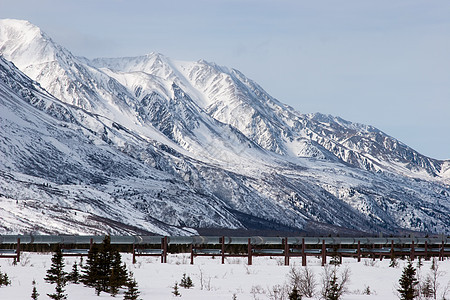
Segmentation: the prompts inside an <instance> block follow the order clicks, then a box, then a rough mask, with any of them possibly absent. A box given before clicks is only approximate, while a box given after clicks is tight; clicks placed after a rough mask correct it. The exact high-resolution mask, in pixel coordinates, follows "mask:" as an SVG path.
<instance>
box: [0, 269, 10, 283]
mask: <svg viewBox="0 0 450 300" xmlns="http://www.w3.org/2000/svg"><path fill="white" fill-rule="evenodd" d="M10 284H11V280H9V277H8V274H6V273H2V272H1V271H0V286H2V285H10Z"/></svg>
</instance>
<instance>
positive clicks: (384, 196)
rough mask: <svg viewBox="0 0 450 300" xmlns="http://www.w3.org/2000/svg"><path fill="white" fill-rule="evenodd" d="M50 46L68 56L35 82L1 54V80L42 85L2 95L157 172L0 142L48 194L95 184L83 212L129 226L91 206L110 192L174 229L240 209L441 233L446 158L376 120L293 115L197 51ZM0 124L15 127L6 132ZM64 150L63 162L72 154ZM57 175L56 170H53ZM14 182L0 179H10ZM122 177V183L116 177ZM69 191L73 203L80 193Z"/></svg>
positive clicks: (446, 206)
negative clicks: (25, 151)
mask: <svg viewBox="0 0 450 300" xmlns="http://www.w3.org/2000/svg"><path fill="white" fill-rule="evenodd" d="M5 23H6V24H5ZM8 23H11V22H9V21H0V54H1V55H2V56H4V57H5V58H6V59H8V60H11V61H13V62H14V61H19V62H20V61H22V60H25V59H26V58H22V57H21V56H22V54H21V53H18V52H16V53H15V54H14V53H13V51H10V49H11V45H16V47H18V48H20V46H21V45H22V46H23V47H25V46H24V45H25V43H24V42H23V40H21V39H20V38H15V37H14V36H13V37H11V36H10V35H6V34H5V33H4V32H5V31H8V29H5V28H8V27H11V26H13V25H14V24H12V25H11V24H8ZM12 23H15V22H12ZM19 23H20V22H19ZM28 26H29V25H26V26H25V27H28ZM19 29H20V30H22V29H23V26H19V28H16V30H19ZM9 31H11V30H9ZM24 34H25V33H24ZM39 34H41V36H42V32H41V31H39V33H38V34H37V35H38V36H39ZM5 36H6V37H5ZM16 36H17V35H16ZM42 43H44V44H45V43H46V41H42ZM60 48H61V49H62V47H61V46H57V47H55V48H54V49H53V50H55V49H56V50H58V49H60ZM56 50H55V51H56ZM58 55H59V58H60V59H61V61H63V62H67V64H59V65H57V66H56V65H55V64H54V63H51V64H46V66H45V68H42V65H40V63H37V65H36V66H33V68H34V69H38V68H41V69H40V70H41V72H40V73H39V74H40V75H39V76H36V78H31V79H33V80H36V79H38V80H37V81H38V82H39V81H40V86H42V87H40V86H38V85H37V83H36V82H34V83H30V82H32V80H31V79H28V78H26V76H25V75H23V76H22V75H20V76H19V75H17V74H21V72H20V71H18V70H14V68H13V67H12V66H10V69H9V70H6V69H3V71H2V73H0V75H1V76H0V78H3V83H6V85H7V86H8V87H4V88H5V89H11V86H14V85H20V84H22V85H24V86H30V85H34V86H38V87H39V88H36V89H41V90H42V91H40V92H38V93H37V96H36V97H35V98H36V99H35V100H30V99H28V100H27V97H26V92H25V96H24V95H23V94H24V89H16V90H14V89H12V91H11V90H8V92H5V95H11V94H14V96H11V97H13V98H14V99H16V100H17V101H18V102H17V103H16V104H14V105H19V106H20V105H22V104H20V103H21V102H20V101H25V102H28V103H29V104H31V105H32V106H33V107H34V108H36V109H39V110H40V111H42V112H44V113H45V114H47V115H50V116H53V117H56V118H57V120H59V121H60V122H63V123H62V124H65V125H64V126H63V127H64V128H66V127H69V128H72V129H73V130H75V131H77V132H80V133H81V135H80V136H79V135H78V134H77V135H74V136H79V140H84V141H88V144H89V143H91V144H92V145H94V146H96V147H100V149H103V150H101V151H100V152H99V153H117V154H119V156H117V157H121V158H122V159H123V161H124V162H127V164H129V165H132V166H136V168H137V169H140V168H142V170H146V171H145V172H144V171H142V172H137V174H141V175H142V176H143V177H144V178H147V177H148V174H146V172H150V173H152V172H156V174H158V176H160V177H162V178H165V179H163V180H162V181H161V180H159V179H158V178H153V179H145V180H143V179H138V178H137V177H136V176H133V174H132V173H129V172H130V171H128V170H126V169H127V168H123V167H121V166H120V165H118V166H117V170H118V171H120V170H123V171H124V172H125V174H126V176H125V177H123V176H122V175H118V174H117V173H114V172H111V173H110V175H108V176H104V175H102V176H100V178H99V180H97V181H92V179H90V175H89V174H97V173H99V170H108V161H110V162H111V159H112V158H110V157H109V156H110V154H105V161H102V159H98V158H96V159H94V160H92V159H90V158H89V157H88V156H84V154H83V153H85V152H86V151H87V150H84V149H85V148H84V146H79V147H78V148H77V147H74V148H77V149H80V153H81V154H80V155H81V156H80V160H81V161H87V162H88V163H86V164H85V166H84V167H83V168H84V169H85V171H83V172H82V173H81V174H82V175H75V174H73V172H69V171H66V170H59V171H58V172H59V173H58V172H55V171H51V172H50V173H48V174H45V170H46V169H45V166H46V163H47V165H49V163H50V162H52V160H51V159H50V158H46V159H43V158H42V159H40V160H39V159H38V160H37V163H38V165H40V166H43V167H42V170H41V171H39V170H38V169H36V164H27V165H24V162H28V161H30V159H31V158H32V160H33V161H35V162H36V157H42V154H41V152H40V151H38V150H40V149H42V148H45V147H47V146H46V145H47V144H46V143H43V144H37V146H39V147H37V146H36V153H35V157H33V155H32V154H33V151H32V150H33V149H31V150H30V151H29V153H30V155H29V156H27V157H26V159H24V160H23V161H18V160H17V159H15V158H14V156H13V155H12V154H13V153H12V152H11V150H10V149H9V148H4V149H3V151H4V154H3V155H4V158H3V159H2V160H0V163H1V164H0V167H1V168H0V170H3V171H4V172H8V173H9V174H11V173H10V172H15V173H14V174H19V173H23V174H24V175H26V176H32V177H33V178H34V177H36V179H33V180H37V181H39V180H41V181H42V180H48V181H50V182H51V184H55V185H58V188H57V190H60V191H64V192H62V193H60V192H58V193H56V194H55V195H52V196H48V197H47V199H48V201H50V202H52V201H53V202H56V203H57V202H61V201H63V200H64V199H63V198H64V197H65V195H66V194H65V193H67V191H70V189H74V190H79V187H77V185H80V184H81V185H83V184H84V185H86V186H91V188H90V189H92V190H95V191H96V193H101V194H102V195H104V196H105V199H106V200H104V201H103V200H101V201H100V200H99V199H98V198H96V197H91V198H94V199H95V201H94V200H92V201H94V202H98V201H99V202H98V203H99V204H98V205H97V206H96V208H95V209H94V210H93V212H95V215H98V216H100V217H106V218H108V217H111V216H114V218H117V219H120V220H122V221H123V223H124V224H128V225H132V224H130V222H132V218H131V217H130V212H127V211H126V210H124V211H123V212H121V211H117V210H116V209H113V208H111V209H110V212H111V215H108V214H107V213H106V212H105V211H102V210H101V209H100V207H101V206H102V205H101V204H100V203H104V205H105V207H111V202H114V201H116V200H112V199H117V201H119V203H122V205H125V206H126V205H129V206H130V211H132V212H133V213H135V214H137V215H139V216H141V217H140V218H142V221H139V222H140V223H139V226H141V227H142V228H144V229H145V228H147V229H145V230H149V229H150V228H152V230H155V231H158V230H159V231H158V232H162V231H164V232H166V233H178V234H180V233H182V234H188V233H189V232H191V233H193V232H195V229H193V228H217V227H219V228H220V227H221V226H222V227H223V228H231V229H237V228H246V226H245V225H244V223H245V220H244V219H240V218H242V216H245V215H249V216H253V217H255V218H261V219H264V220H267V221H269V222H273V223H274V224H279V225H280V226H288V227H290V228H294V229H295V228H297V229H298V230H301V229H302V228H304V227H305V226H306V224H308V223H309V224H311V222H313V223H314V222H318V223H324V224H329V225H333V226H342V227H346V228H349V229H351V230H359V231H364V232H384V233H393V232H398V230H399V229H408V230H418V231H427V232H442V231H445V232H448V230H449V228H450V220H449V217H448V215H449V213H448V212H450V203H449V202H450V201H449V199H450V187H449V182H450V181H449V180H450V176H447V175H446V174H449V175H450V171H449V170H450V162H449V161H439V160H434V159H431V158H427V157H426V156H423V155H421V154H419V153H417V152H416V151H414V150H413V149H411V148H409V147H408V146H407V145H405V144H403V143H401V142H399V141H397V140H396V139H394V138H392V137H390V136H388V135H387V134H385V133H383V132H381V131H380V130H378V129H376V128H374V127H371V126H368V125H362V124H356V123H351V122H349V121H345V120H343V119H341V118H338V117H333V116H330V115H322V114H301V113H299V112H297V111H295V110H294V109H293V108H291V107H289V106H287V105H284V104H282V103H281V102H280V101H278V100H277V99H275V98H273V97H272V96H270V95H269V94H268V93H267V92H265V91H264V90H263V89H262V88H261V87H260V86H259V85H258V84H257V83H255V82H253V81H252V80H250V79H248V78H246V77H245V76H244V75H243V74H242V73H240V72H239V71H237V70H234V69H229V68H226V67H219V66H217V65H216V64H214V63H208V62H205V61H203V60H199V61H197V62H180V61H175V60H172V59H169V58H166V57H164V56H163V55H161V54H149V55H144V56H140V57H137V58H136V57H135V58H132V57H131V58H130V57H129V58H116V59H114V58H112V59H94V60H88V59H86V58H78V57H76V56H74V55H72V54H71V53H70V51H68V50H65V49H64V50H62V51H61V52H59V53H58ZM28 59H30V58H29V57H28ZM2 61H4V60H3V59H2ZM37 61H39V59H37ZM56 62H58V60H56ZM4 64H6V65H8V63H7V62H6V61H4V62H3V65H4ZM32 65H33V64H32ZM49 67H51V68H55V70H63V74H65V75H64V76H63V78H65V79H64V80H58V79H59V76H60V74H61V73H60V72H48V70H47V68H49ZM33 68H31V69H33ZM67 68H69V69H70V70H66V69H67ZM34 69H33V70H34ZM27 70H30V68H28V67H27V68H25V69H24V71H27ZM44 71H45V72H44ZM64 72H66V73H64ZM67 74H69V75H70V76H69V75H67ZM30 75H35V74H34V73H32V72H30ZM24 76H25V77H24ZM44 78H45V80H44ZM48 82H52V84H51V85H49V84H48ZM73 87H78V88H73ZM48 88H50V89H48ZM29 89H30V88H29ZM51 91H53V93H52V92H51ZM55 91H56V93H55ZM54 93H55V94H56V95H55V94H54ZM53 96H55V97H53ZM72 96H73V97H72ZM8 97H9V96H8ZM20 99H21V100H20ZM73 99H78V100H77V101H74V100H73ZM59 101H62V102H59ZM4 105H6V104H4ZM0 117H1V114H0ZM21 122H22V121H21ZM24 122H25V121H24ZM53 122H54V121H51V122H50V123H53ZM40 124H47V123H40ZM41 126H42V127H46V126H48V125H41ZM19 131H20V130H19ZM20 132H22V131H20ZM27 133H29V134H33V135H35V136H36V137H39V138H41V139H42V138H43V137H45V138H46V139H47V141H48V137H47V134H44V133H43V132H42V131H39V130H38V131H36V132H33V133H30V132H29V131H26V130H24V131H23V134H24V135H26V134H27ZM2 134H3V135H2V138H5V139H12V140H14V139H13V138H12V137H13V135H7V134H6V133H2ZM9 134H12V133H11V132H9ZM50 136H52V139H50V140H51V141H53V140H54V139H56V140H58V141H59V140H60V136H61V132H60V131H59V130H56V131H55V133H54V134H53V135H52V134H51V135H50ZM86 138H87V139H86ZM70 143H71V142H70V139H68V142H67V143H62V144H64V145H65V146H64V147H67V148H71V147H73V146H72V145H71V144H70ZM53 144H55V143H53ZM56 144H58V143H56ZM61 147H62V146H61ZM89 147H91V146H89ZM7 149H9V150H7ZM18 151H19V152H20V150H18ZM102 151H103V152H102ZM104 151H107V152H104ZM73 156H77V155H73ZM63 157H64V156H63ZM46 160H47V161H48V162H47V161H46ZM66 160H67V161H68V164H67V166H68V167H67V168H66V169H67V170H70V169H71V168H72V167H79V166H78V164H77V163H76V162H73V160H71V159H68V158H66ZM10 162H14V163H15V165H13V164H11V163H10ZM113 165H114V164H113ZM116 165H117V164H116ZM138 166H139V167H138ZM38 171H39V172H38ZM47 172H49V170H47ZM102 172H103V171H102ZM52 173H54V174H52ZM55 174H60V175H58V176H62V178H65V180H68V181H67V182H64V181H58V178H57V177H55V176H54V175H55ZM100 174H101V172H100ZM108 174H109V173H108ZM13 177H14V176H13ZM39 177H41V178H39ZM27 178H28V177H27ZM30 180H31V179H30ZM146 180H147V181H146ZM154 180H156V181H154ZM158 180H159V181H158ZM166 180H167V182H166ZM133 181H136V182H142V184H137V185H136V184H134V183H133ZM13 182H14V180H12V181H11V183H10V184H9V185H8V186H10V187H11V189H12V190H14V188H13V186H14V183H13ZM118 182H119V183H120V184H118ZM143 182H148V185H149V186H153V190H152V189H149V188H146V187H145V184H143ZM156 182H158V183H156ZM61 184H66V185H68V187H63V186H60V185H61ZM16 185H17V186H21V184H20V182H16ZM115 185H118V186H120V187H121V188H117V187H114V186H115ZM127 185H129V186H130V187H129V188H130V189H131V190H130V191H129V192H128V191H127V190H126V188H125V190H124V187H125V186H127ZM161 186H165V187H171V189H173V190H170V189H168V188H161ZM0 192H1V193H2V194H3V195H6V196H8V197H9V198H8V197H7V198H6V199H16V200H23V199H18V198H17V197H18V196H17V195H18V194H17V193H16V192H14V191H13V192H11V191H9V190H8V189H3V190H0ZM29 193H30V195H31V194H33V195H34V192H33V191H29ZM88 194H92V192H89V193H88ZM6 196H4V197H6ZM25 196H26V195H25ZM0 197H1V196H0ZM19 198H20V197H19ZM5 201H6V200H5ZM64 201H66V200H64ZM64 201H63V202H64ZM70 201H72V202H70ZM70 201H69V202H70V203H71V204H70V205H72V206H74V207H79V204H77V203H76V201H79V199H78V198H77V199H73V198H71V200H70ZM69 202H67V201H66V203H69ZM70 205H69V207H70ZM125 206H122V207H125ZM205 212H209V214H208V213H206V214H205ZM59 217H61V216H59ZM97 219H99V218H97ZM71 221H74V220H73V218H72V219H71V220H66V222H68V223H70V222H71ZM145 222H149V224H152V225H151V226H150V225H149V224H147V225H145V224H146V223H145ZM155 224H159V225H155ZM162 224H166V225H162ZM96 226H100V225H98V224H97V225H96ZM158 226H162V227H161V228H159V229H158ZM277 226H278V225H277ZM25 227H26V226H25ZM17 228H18V229H17V230H22V229H20V228H21V227H20V226H19V225H18V226H17ZM124 228H125V226H124ZM124 228H123V230H125V229H124ZM189 228H191V229H189ZM247 229H250V228H247ZM253 229H255V228H253ZM80 230H85V232H88V231H89V230H95V229H93V228H84V229H80ZM109 230H111V229H109ZM116 230H119V229H116ZM120 230H122V229H120ZM161 230H162V231H161Z"/></svg>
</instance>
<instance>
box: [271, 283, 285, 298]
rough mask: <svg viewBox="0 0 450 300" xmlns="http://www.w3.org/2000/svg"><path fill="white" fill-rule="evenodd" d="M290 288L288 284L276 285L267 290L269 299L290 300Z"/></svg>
mask: <svg viewBox="0 0 450 300" xmlns="http://www.w3.org/2000/svg"><path fill="white" fill-rule="evenodd" d="M289 292H290V289H289V286H288V285H287V284H283V285H281V284H276V285H274V286H273V287H272V288H271V289H268V290H267V294H268V298H269V299H270V300H287V299H289Z"/></svg>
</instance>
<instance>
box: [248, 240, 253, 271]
mask: <svg viewBox="0 0 450 300" xmlns="http://www.w3.org/2000/svg"><path fill="white" fill-rule="evenodd" d="M248 265H249V266H251V265H252V240H251V239H250V238H249V239H248Z"/></svg>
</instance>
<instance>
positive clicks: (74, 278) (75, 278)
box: [68, 262, 80, 284]
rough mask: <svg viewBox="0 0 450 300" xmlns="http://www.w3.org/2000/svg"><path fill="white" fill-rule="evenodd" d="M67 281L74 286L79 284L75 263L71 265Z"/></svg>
mask: <svg viewBox="0 0 450 300" xmlns="http://www.w3.org/2000/svg"><path fill="white" fill-rule="evenodd" d="M68 280H69V281H70V282H72V283H75V284H78V283H79V282H80V273H79V272H78V265H77V263H76V262H74V264H73V265H72V272H70V273H69V275H68Z"/></svg>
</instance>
